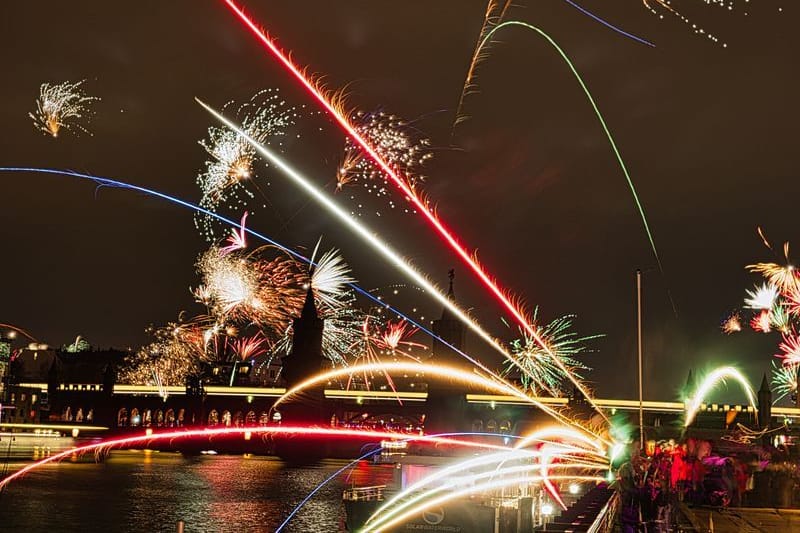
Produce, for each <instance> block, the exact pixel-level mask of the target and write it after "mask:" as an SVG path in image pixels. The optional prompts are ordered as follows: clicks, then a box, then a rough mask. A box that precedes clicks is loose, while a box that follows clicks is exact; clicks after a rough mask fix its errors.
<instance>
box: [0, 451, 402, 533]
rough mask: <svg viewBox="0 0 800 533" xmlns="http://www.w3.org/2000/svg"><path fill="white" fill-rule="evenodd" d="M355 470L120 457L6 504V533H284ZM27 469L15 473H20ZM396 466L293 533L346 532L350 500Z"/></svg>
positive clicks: (25, 489)
mask: <svg viewBox="0 0 800 533" xmlns="http://www.w3.org/2000/svg"><path fill="white" fill-rule="evenodd" d="M346 464H347V461H339V460H326V461H322V462H321V463H319V464H317V465H314V466H307V467H296V466H289V465H287V464H285V463H284V462H283V461H281V460H280V459H277V458H274V457H261V456H224V455H216V456H198V457H184V456H182V455H180V454H178V453H164V452H161V453H159V452H150V451H114V452H112V453H111V454H110V456H109V457H108V458H107V459H106V460H105V461H104V462H101V463H93V462H90V461H89V460H87V459H86V458H83V459H81V460H80V461H78V462H70V461H65V462H61V463H57V464H50V465H46V466H44V467H42V468H41V469H39V470H38V471H34V472H32V473H30V474H28V475H27V476H25V477H23V478H21V479H19V480H16V481H14V482H12V484H11V485H10V486H9V487H8V488H7V490H6V491H4V492H3V493H2V495H0V530H2V531H14V532H39V531H41V532H44V531H47V532H62V531H63V532H73V531H74V532H82V533H85V532H94V531H103V532H134V531H135V532H151V531H169V532H173V531H175V529H176V524H177V522H178V521H179V520H183V521H184V522H185V524H186V529H185V531H186V532H187V533H190V532H227V531H231V532H238V533H240V532H251V531H252V532H261V531H265V532H266V531H275V530H276V528H277V527H278V526H279V525H280V524H281V523H282V522H283V521H284V520H285V519H286V518H287V517H288V516H289V514H290V513H291V512H292V510H293V509H294V508H295V506H296V505H297V504H298V503H299V502H300V501H301V500H302V499H303V498H304V497H305V496H306V495H307V494H308V493H310V492H311V491H312V490H313V489H314V488H315V487H316V486H317V485H318V484H319V483H321V482H322V481H324V480H325V479H326V478H327V477H328V476H329V475H330V474H332V473H334V472H335V471H336V470H338V469H340V468H341V467H343V466H344V465H346ZM22 466H24V463H14V464H11V465H10V467H9V470H10V471H14V470H16V469H18V468H21V467H22ZM391 476H392V468H391V467H390V466H377V465H372V464H369V463H367V462H361V463H359V464H358V465H357V466H356V467H355V468H353V469H349V470H348V471H346V472H345V473H343V474H342V475H340V476H339V477H338V478H336V479H335V480H334V481H332V482H330V483H329V484H328V485H326V486H325V487H323V488H322V489H321V490H320V491H319V492H318V493H317V494H316V495H315V496H314V497H313V498H312V499H311V500H310V501H309V502H307V503H306V504H305V505H304V506H303V508H302V509H301V510H300V511H299V512H298V513H297V514H296V515H295V517H294V518H293V519H292V520H291V521H290V522H289V524H288V525H287V527H286V528H285V529H284V531H287V532H289V531H296V532H315V531H337V530H339V529H340V528H341V524H342V523H343V518H344V506H343V505H342V502H341V496H342V490H343V489H344V488H345V487H346V486H349V485H351V484H353V483H355V484H356V485H370V484H379V483H386V482H388V481H389V480H390V479H391Z"/></svg>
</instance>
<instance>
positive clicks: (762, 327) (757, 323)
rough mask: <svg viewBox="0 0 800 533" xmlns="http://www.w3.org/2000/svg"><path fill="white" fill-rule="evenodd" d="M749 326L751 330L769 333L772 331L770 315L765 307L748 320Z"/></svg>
mask: <svg viewBox="0 0 800 533" xmlns="http://www.w3.org/2000/svg"><path fill="white" fill-rule="evenodd" d="M750 327H751V328H753V331H760V332H761V333H769V332H770V331H772V316H771V314H770V312H769V311H768V310H767V309H764V310H763V311H761V312H760V313H758V314H757V315H756V316H754V317H753V319H752V320H750Z"/></svg>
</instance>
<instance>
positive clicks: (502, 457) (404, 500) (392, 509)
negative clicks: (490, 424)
mask: <svg viewBox="0 0 800 533" xmlns="http://www.w3.org/2000/svg"><path fill="white" fill-rule="evenodd" d="M567 448H571V447H567ZM567 448H565V447H562V446H561V445H560V444H555V446H553V447H551V448H550V449H549V450H548V453H549V454H550V455H551V456H553V455H554V454H553V453H552V452H555V451H557V452H561V453H557V454H555V455H558V456H559V457H561V458H565V459H570V460H573V462H572V463H569V464H572V465H576V466H574V468H596V469H598V470H605V469H606V468H607V465H605V464H598V463H582V462H580V461H576V460H574V459H573V458H572V453H571V452H572V450H571V449H567ZM544 456H545V454H544V453H542V451H538V450H537V451H529V450H524V449H519V448H514V449H512V450H506V451H504V452H499V453H494V454H489V455H483V456H480V457H477V458H472V459H467V460H464V461H460V462H458V463H456V464H453V465H450V466H448V467H445V468H443V469H441V470H438V471H436V472H434V473H433V474H431V475H429V476H427V477H425V478H423V479H421V480H419V481H417V482H416V483H413V484H412V485H409V486H408V487H406V488H405V489H403V490H402V491H401V492H400V493H398V494H396V495H395V496H394V497H392V498H390V499H389V500H387V501H386V502H384V504H383V505H381V506H380V507H379V508H378V509H377V510H376V511H375V512H374V513H373V514H372V516H371V517H370V518H369V520H368V521H367V524H369V523H370V522H372V521H373V520H374V521H375V522H374V523H373V524H372V525H373V527H374V526H375V525H377V524H379V523H381V522H384V521H386V520H387V519H388V518H390V517H391V516H392V515H394V514H396V513H398V512H400V511H402V510H403V509H405V508H407V507H409V506H411V505H413V504H415V503H417V502H418V501H420V500H421V499H423V498H425V497H427V496H429V494H430V492H437V491H439V490H441V489H442V488H450V487H451V486H452V485H453V484H457V483H459V482H461V480H457V481H455V482H453V481H448V480H449V478H450V477H451V476H452V475H453V474H456V473H458V472H462V471H464V470H468V469H473V468H475V467H481V466H487V465H491V464H494V463H497V464H498V467H497V469H496V470H492V471H487V472H485V473H483V474H479V475H477V478H476V479H479V478H481V477H492V476H498V475H503V474H506V473H508V472H510V470H509V469H508V468H506V469H504V468H503V465H504V464H505V463H506V462H508V461H514V460H521V459H531V460H535V459H539V460H540V461H543V460H544ZM541 466H542V463H536V464H529V465H526V469H539V468H540V467H541ZM560 466H562V465H559V467H560ZM565 467H566V466H565ZM509 468H517V467H509ZM567 468H573V466H570V467H567ZM545 477H546V472H545ZM543 479H545V478H543ZM440 481H446V483H444V484H443V485H442V486H440V487H439V488H437V489H433V491H429V492H424V493H419V494H415V493H417V492H419V491H420V489H422V488H423V487H425V486H428V485H431V484H434V483H437V482H440ZM548 490H549V491H551V494H552V495H553V497H554V499H556V500H557V501H560V497H559V496H558V491H557V490H556V489H555V487H553V486H552V484H550V486H549V487H548ZM409 497H410V498H409ZM562 504H563V502H562ZM387 510H388V512H387Z"/></svg>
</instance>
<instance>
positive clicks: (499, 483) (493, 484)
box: [361, 476, 604, 533]
mask: <svg viewBox="0 0 800 533" xmlns="http://www.w3.org/2000/svg"><path fill="white" fill-rule="evenodd" d="M562 477H563V478H564V479H575V480H581V481H583V480H586V481H602V480H603V479H604V478H602V477H598V476H553V478H552V479H560V478H562ZM540 480H541V478H540V477H539V476H521V477H516V478H510V479H500V480H494V481H489V482H486V483H481V484H478V485H474V486H472V487H468V488H465V489H462V490H459V491H454V492H450V493H448V494H445V495H443V496H440V497H438V498H434V499H433V500H430V501H427V502H425V503H423V504H421V505H418V506H417V507H414V508H413V509H411V510H409V511H406V512H405V513H403V514H401V515H400V516H397V517H395V518H394V519H392V520H390V521H389V522H387V523H384V524H382V525H381V526H379V527H376V528H374V529H373V528H372V527H369V526H367V527H365V528H364V529H362V530H361V533H367V532H370V531H375V532H379V531H386V530H387V529H390V528H392V527H394V526H396V525H398V524H401V523H403V522H404V521H406V520H408V519H409V518H411V517H413V516H415V515H417V514H419V513H421V512H423V511H425V510H426V509H430V508H431V507H435V506H439V505H443V504H445V503H447V502H449V501H452V500H455V499H457V498H461V497H463V496H468V495H470V494H475V493H477V492H484V491H489V490H494V489H499V488H503V487H507V486H509V485H521V484H524V483H530V482H531V481H540Z"/></svg>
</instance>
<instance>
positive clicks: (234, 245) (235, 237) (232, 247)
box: [220, 211, 247, 255]
mask: <svg viewBox="0 0 800 533" xmlns="http://www.w3.org/2000/svg"><path fill="white" fill-rule="evenodd" d="M246 221H247V211H245V212H244V215H242V222H241V224H239V229H235V228H231V234H230V235H229V236H228V245H227V246H223V247H222V248H220V252H221V253H222V254H223V255H224V254H229V253H231V252H235V251H236V250H244V249H245V248H247V239H246V238H245V231H244V230H245V225H244V224H245V222H246Z"/></svg>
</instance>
